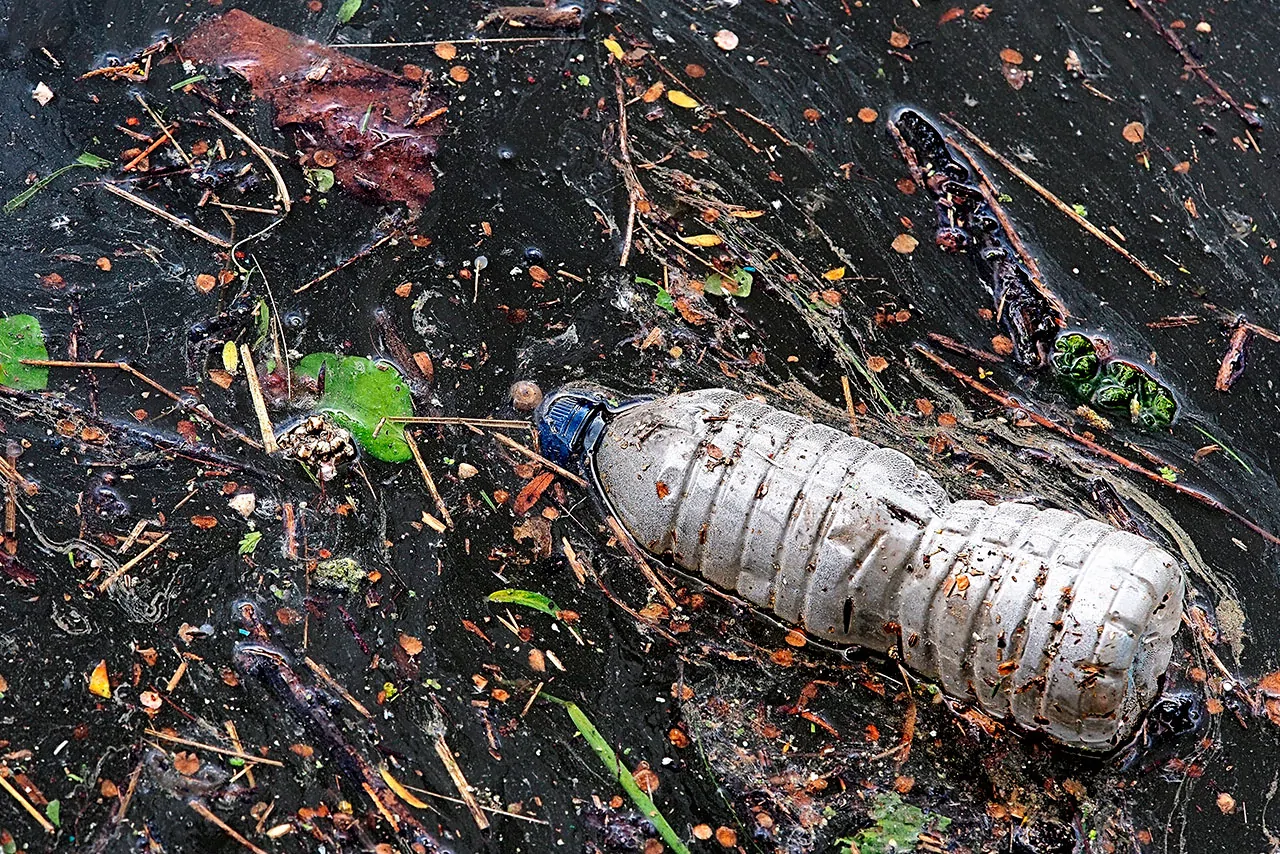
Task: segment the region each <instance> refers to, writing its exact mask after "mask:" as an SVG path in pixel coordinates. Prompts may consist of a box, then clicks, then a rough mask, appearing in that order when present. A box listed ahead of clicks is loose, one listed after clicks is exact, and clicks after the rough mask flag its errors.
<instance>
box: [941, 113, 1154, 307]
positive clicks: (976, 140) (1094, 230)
mask: <svg viewBox="0 0 1280 854" xmlns="http://www.w3.org/2000/svg"><path fill="white" fill-rule="evenodd" d="M942 120H943V121H945V122H946V123H947V124H949V125H951V126H952V127H953V128H955V129H956V130H958V131H960V133H962V134H964V136H965V138H966V139H968V140H969V141H970V142H972V143H973V144H974V145H976V146H978V148H981V149H982V152H983V153H984V154H986V155H987V156H988V157H990V158H992V159H993V160H995V161H996V162H998V163H999V164H1000V165H1001V166H1003V167H1004V168H1005V169H1008V170H1009V171H1010V172H1011V173H1013V176H1014V177H1015V178H1017V179H1018V180H1019V181H1022V182H1023V183H1024V184H1026V185H1027V186H1028V187H1030V188H1031V189H1033V190H1035V191H1036V192H1037V193H1039V194H1040V197H1041V198H1043V199H1044V200H1045V201H1047V202H1048V203H1049V204H1051V205H1053V206H1054V207H1055V208H1057V209H1058V210H1059V211H1061V212H1062V213H1064V214H1065V215H1066V216H1067V217H1069V218H1070V219H1071V220H1073V221H1074V222H1075V223H1076V225H1078V226H1080V227H1081V228H1083V229H1084V230H1085V231H1087V232H1089V233H1090V234H1092V235H1093V236H1094V237H1096V238H1098V239H1099V240H1101V241H1102V242H1103V243H1105V244H1106V245H1107V246H1109V247H1111V248H1112V249H1114V250H1115V251H1116V252H1118V253H1120V255H1121V256H1122V257H1123V258H1124V259H1125V260H1126V261H1128V262H1129V263H1130V264H1132V265H1133V266H1135V267H1137V268H1138V269H1139V270H1141V271H1142V274H1143V275H1145V276H1146V277H1147V278H1149V279H1151V281H1153V282H1155V283H1156V284H1157V285H1165V284H1168V282H1167V281H1165V279H1164V277H1163V276H1161V275H1160V274H1159V273H1157V272H1156V271H1155V270H1152V269H1151V268H1150V267H1148V266H1147V265H1146V264H1144V263H1142V262H1141V261H1139V260H1138V259H1137V258H1135V257H1134V256H1133V255H1132V254H1131V253H1130V252H1129V250H1128V249H1125V248H1124V247H1123V246H1121V245H1120V244H1119V243H1117V242H1116V241H1115V240H1114V239H1113V238H1112V237H1111V235H1109V234H1107V233H1106V232H1104V231H1103V230H1102V229H1100V228H1098V227H1097V226H1096V225H1094V224H1093V223H1091V222H1089V220H1087V219H1085V218H1084V217H1082V216H1080V214H1078V213H1076V211H1075V209H1074V208H1072V207H1071V206H1070V205H1068V204H1066V203H1065V202H1063V201H1062V199H1059V198H1058V197H1057V196H1055V195H1054V194H1053V193H1052V192H1050V191H1049V190H1048V189H1047V188H1046V187H1045V186H1044V185H1043V184H1041V183H1040V182H1039V181H1037V180H1036V179H1035V178H1032V177H1031V176H1030V175H1028V174H1027V173H1026V172H1023V171H1022V170H1021V169H1019V168H1018V167H1017V166H1015V165H1014V164H1013V162H1012V161H1011V160H1009V158H1007V157H1005V156H1004V155H1003V154H1001V153H1000V152H998V151H996V150H995V149H994V148H992V147H991V146H989V145H987V143H985V142H984V141H983V140H982V139H981V138H980V137H979V136H978V135H977V134H975V133H974V132H973V131H971V130H969V129H968V128H967V127H965V126H964V125H963V124H961V123H960V122H959V121H957V120H956V119H954V118H952V117H951V116H948V115H946V114H945V113H944V114H943V115H942Z"/></svg>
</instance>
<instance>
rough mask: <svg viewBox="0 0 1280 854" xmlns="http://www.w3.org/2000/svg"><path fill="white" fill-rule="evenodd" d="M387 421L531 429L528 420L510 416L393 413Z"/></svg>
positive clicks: (501, 428)
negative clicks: (471, 416)
mask: <svg viewBox="0 0 1280 854" xmlns="http://www.w3.org/2000/svg"><path fill="white" fill-rule="evenodd" d="M386 420H387V421H389V422H391V423H392V424H445V425H455V426H460V427H493V428H496V429H499V430H529V429H531V428H530V425H529V422H528V421H515V420H513V419H509V418H463V417H460V416H454V415H392V416H389V417H388V418H387V419H386Z"/></svg>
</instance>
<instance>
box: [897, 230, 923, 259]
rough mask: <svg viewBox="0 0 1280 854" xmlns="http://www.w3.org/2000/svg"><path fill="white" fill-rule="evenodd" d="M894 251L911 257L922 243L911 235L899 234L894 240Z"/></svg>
mask: <svg viewBox="0 0 1280 854" xmlns="http://www.w3.org/2000/svg"><path fill="white" fill-rule="evenodd" d="M891 245H892V246H893V251H894V252H897V253H899V254H902V255H910V254H911V253H912V252H914V251H915V249H916V247H917V246H919V245H920V241H919V240H916V239H915V238H914V237H912V236H911V235H910V234H899V235H898V236H897V237H895V238H893V243H892V244H891Z"/></svg>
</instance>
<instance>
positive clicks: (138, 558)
mask: <svg viewBox="0 0 1280 854" xmlns="http://www.w3.org/2000/svg"><path fill="white" fill-rule="evenodd" d="M169 536H170V534H169V532H168V531H166V532H165V533H163V534H161V535H160V536H159V537H158V538H157V539H156V541H155V542H154V543H152V544H151V545H149V546H147V547H146V548H145V549H143V550H142V551H140V552H138V553H137V554H136V555H134V556H133V557H131V558H130V559H129V560H127V561H126V562H124V563H122V564H120V568H119V569H117V570H116V571H115V572H113V573H111V574H110V575H108V576H107V577H106V578H104V579H103V580H102V583H101V584H99V585H98V592H99V593H106V592H107V588H109V587H110V586H111V585H112V584H114V583H115V580H116V579H117V578H119V577H120V576H122V575H124V574H125V573H126V572H128V571H129V570H131V569H133V568H134V567H135V566H137V565H138V564H139V563H141V562H142V561H144V560H146V559H147V556H148V555H150V554H151V553H152V552H154V551H155V550H156V549H158V548H160V547H161V546H163V545H164V544H165V541H166V540H168V539H169Z"/></svg>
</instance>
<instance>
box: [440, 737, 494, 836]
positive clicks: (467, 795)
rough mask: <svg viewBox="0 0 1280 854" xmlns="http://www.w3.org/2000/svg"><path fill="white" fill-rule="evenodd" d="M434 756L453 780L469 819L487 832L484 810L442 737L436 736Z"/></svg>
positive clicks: (487, 824) (487, 823)
mask: <svg viewBox="0 0 1280 854" xmlns="http://www.w3.org/2000/svg"><path fill="white" fill-rule="evenodd" d="M436 755H437V756H439V757H440V761H441V762H443V763H444V768H445V770H446V771H448V772H449V779H451V780H453V786H454V788H456V789H457V790H458V795H459V796H460V797H461V798H462V802H463V803H464V804H466V805H467V809H468V810H470V812H471V817H472V818H473V819H475V821H476V826H477V827H479V828H480V829H481V830H487V829H488V827H489V817H488V816H487V815H485V814H484V810H482V809H480V802H479V801H477V800H476V796H475V794H474V793H473V792H472V791H471V785H470V784H469V783H467V778H466V777H464V776H463V774H462V769H461V768H459V767H458V760H457V759H454V757H453V751H452V750H450V749H449V744H448V742H446V741H445V740H444V736H443V735H437V736H436Z"/></svg>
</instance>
